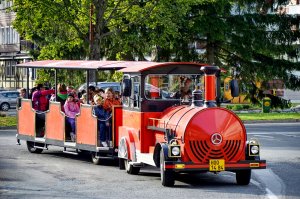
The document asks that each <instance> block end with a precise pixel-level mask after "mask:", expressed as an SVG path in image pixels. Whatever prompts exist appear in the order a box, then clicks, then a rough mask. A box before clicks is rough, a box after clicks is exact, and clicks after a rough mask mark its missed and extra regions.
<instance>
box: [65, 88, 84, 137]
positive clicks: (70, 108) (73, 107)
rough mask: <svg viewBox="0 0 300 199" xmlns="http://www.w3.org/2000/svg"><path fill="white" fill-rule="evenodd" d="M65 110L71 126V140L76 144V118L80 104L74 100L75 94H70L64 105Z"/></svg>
mask: <svg viewBox="0 0 300 199" xmlns="http://www.w3.org/2000/svg"><path fill="white" fill-rule="evenodd" d="M64 109H65V114H66V117H67V122H68V123H69V124H70V126H71V132H70V136H71V140H72V142H75V140H76V129H75V117H76V114H78V113H79V111H80V109H79V106H78V103H76V102H75V100H74V95H73V94H71V93H70V94H68V98H67V101H66V103H65V105H64Z"/></svg>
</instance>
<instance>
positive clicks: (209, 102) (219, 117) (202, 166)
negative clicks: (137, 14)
mask: <svg viewBox="0 0 300 199" xmlns="http://www.w3.org/2000/svg"><path fill="white" fill-rule="evenodd" d="M200 69H201V70H200ZM183 70H184V71H183ZM121 71H124V72H136V71H133V70H132V69H131V68H126V69H123V70H121ZM170 71H171V72H170ZM185 71H188V73H189V74H193V75H192V76H194V77H195V76H196V77H197V75H199V74H201V75H204V80H203V81H204V99H202V98H201V96H202V93H201V92H200V91H199V88H197V86H196V88H195V90H194V91H193V97H192V101H191V102H189V103H187V104H184V103H181V102H180V103H178V102H177V104H173V105H171V106H170V104H168V103H169V101H168V99H165V100H161V99H162V98H163V95H164V94H163V91H162V92H161V94H157V93H155V92H156V90H155V89H152V90H153V93H152V96H154V97H153V98H152V97H148V98H147V99H138V98H136V99H137V100H139V101H141V102H142V103H141V106H140V107H139V110H138V111H136V110H134V108H127V109H126V108H123V125H122V126H120V130H119V133H120V134H119V139H120V143H119V158H120V168H125V169H126V170H127V172H128V173H131V174H137V173H138V172H139V169H140V167H142V166H143V164H149V165H153V166H156V167H158V168H160V171H161V182H162V185H164V186H173V185H174V183H175V173H184V172H191V171H193V172H197V171H199V172H205V171H210V172H214V173H218V172H221V171H232V172H235V173H236V180H237V184H240V185H247V184H249V182H250V178H251V169H263V168H266V161H265V160H260V154H259V147H260V146H259V143H258V141H257V140H254V139H253V140H249V141H247V135H246V129H245V127H244V125H243V123H242V121H241V120H240V119H239V118H238V116H237V115H236V114H234V113H233V112H232V111H230V110H227V109H225V108H220V107H217V105H216V97H217V89H216V85H217V82H218V81H219V80H218V78H217V76H218V74H219V73H220V69H219V68H218V67H216V66H201V68H200V67H199V65H196V64H195V65H183V66H181V67H178V66H176V65H172V64H170V65H168V66H164V67H160V68H157V67H153V68H146V69H145V68H140V69H139V72H140V73H139V74H135V73H131V74H130V73H129V76H130V77H132V76H135V75H138V76H139V77H140V78H141V85H144V86H145V87H147V82H153V83H155V81H154V80H150V81H149V80H148V81H147V79H151V77H152V78H154V79H155V78H161V77H162V78H165V76H166V74H167V75H170V74H171V73H173V74H181V75H182V73H186V72H185ZM197 73H198V74H197ZM150 74H151V75H150ZM159 74H162V75H161V76H160V75H159ZM125 82H127V81H125ZM194 82H195V84H197V81H194ZM123 83H124V81H123ZM131 84H132V83H131ZM133 84H134V83H133ZM152 85H153V84H152ZM234 85H235V84H234V83H233V86H234ZM123 86H124V89H125V90H126V89H127V87H129V88H130V86H128V85H127V83H125V84H124V85H123ZM232 89H233V90H236V88H232ZM129 90H130V89H129ZM141 90H142V91H147V88H142V89H141ZM148 90H149V89H148ZM150 90H151V89H150ZM123 94H124V95H125V96H123V97H126V96H128V97H131V98H132V99H135V98H134V97H135V96H134V92H133V91H132V93H126V92H125V93H123ZM150 94H151V91H150ZM140 95H141V96H145V93H141V94H140ZM159 95H162V97H158V98H157V96H159ZM181 100H182V99H181ZM132 107H134V103H133V105H132ZM153 110H156V111H155V112H154V111H153ZM131 118H132V119H131ZM125 120H127V121H128V122H126V121H125ZM122 164H123V165H122Z"/></svg>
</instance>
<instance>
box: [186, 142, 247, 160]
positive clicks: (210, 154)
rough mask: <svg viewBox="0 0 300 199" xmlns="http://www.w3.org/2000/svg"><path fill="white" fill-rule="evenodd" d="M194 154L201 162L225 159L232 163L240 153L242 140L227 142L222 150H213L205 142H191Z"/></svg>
mask: <svg viewBox="0 0 300 199" xmlns="http://www.w3.org/2000/svg"><path fill="white" fill-rule="evenodd" d="M189 145H190V149H191V152H192V154H193V155H194V156H195V157H196V158H197V159H198V161H199V162H208V161H209V159H225V160H226V161H231V160H233V158H234V157H235V156H236V155H237V153H238V152H239V148H240V145H241V140H226V142H225V144H224V145H223V147H221V148H220V149H217V150H216V149H212V148H211V147H210V146H209V144H208V143H207V141H205V140H200V141H199V140H197V141H194V140H190V141H189Z"/></svg>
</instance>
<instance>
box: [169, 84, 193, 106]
mask: <svg viewBox="0 0 300 199" xmlns="http://www.w3.org/2000/svg"><path fill="white" fill-rule="evenodd" d="M180 83H181V84H183V85H182V86H181V87H180V90H179V91H177V92H175V93H174V94H173V95H171V97H173V98H176V99H182V100H183V102H188V101H189V98H191V97H192V90H191V88H190V87H191V83H192V80H191V79H189V78H181V82H180Z"/></svg>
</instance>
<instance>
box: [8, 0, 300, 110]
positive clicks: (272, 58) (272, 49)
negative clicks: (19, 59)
mask: <svg viewBox="0 0 300 199" xmlns="http://www.w3.org/2000/svg"><path fill="white" fill-rule="evenodd" d="M286 2H287V1H286V0H283V1H281V0H280V1H279V0H274V1H261V0H238V1H233V0H218V1H216V0H164V1H156V0H145V1H135V0H120V1H112V0H99V1H98V0H97V1H96V0H81V1H78V0H66V1H65V0H64V1H61V0H54V1H53V0H34V1H32V0H15V1H14V5H15V8H14V9H15V10H16V11H17V17H16V20H15V22H14V27H15V28H16V29H17V30H18V32H19V33H20V34H21V35H22V36H23V37H24V38H26V39H29V40H31V41H34V43H35V44H36V45H37V46H38V48H37V50H39V52H38V53H37V52H35V53H34V56H35V57H37V58H38V59H85V58H87V57H89V58H90V59H95V60H99V59H100V58H102V57H105V58H107V59H108V60H136V59H138V60H145V57H147V56H150V55H151V56H152V59H153V60H155V61H195V62H206V63H209V64H215V65H218V66H220V67H222V68H224V69H227V70H228V71H229V70H230V68H231V67H235V68H236V69H237V78H239V79H240V81H241V82H242V83H243V84H244V86H245V88H246V90H248V91H249V98H250V100H251V101H252V102H253V103H256V104H259V101H260V100H261V97H263V95H261V91H259V89H258V88H257V87H256V86H255V83H256V82H258V81H267V80H270V79H275V78H276V79H282V80H283V81H284V82H286V87H287V88H291V89H300V77H298V76H294V75H292V74H291V72H292V71H294V70H300V63H299V62H295V61H293V60H296V58H298V57H299V45H296V44H295V41H297V40H298V39H299V37H300V32H299V30H295V29H294V28H293V27H295V25H297V24H299V18H296V17H295V16H291V15H285V14H274V13H278V12H279V8H280V6H281V5H285V4H286ZM91 5H93V6H92V7H93V11H94V12H93V16H92V24H93V26H94V28H93V29H92V33H93V36H94V40H93V42H91V43H90V42H89V26H90V18H89V14H90V8H91ZM33 10H34V12H33ZM195 42H197V43H198V44H200V46H202V48H203V53H200V54H199V53H198V52H196V48H195V47H193V46H192V45H191V44H194V43H195ZM105 74H106V73H103V74H102V75H99V79H100V80H102V79H107V80H109V79H119V77H114V75H113V74H111V73H110V74H107V75H105ZM43 75H44V74H43ZM43 75H42V74H39V77H40V78H41V79H43V80H46V78H45V76H43ZM45 75H46V74H45ZM47 77H49V76H47ZM47 81H50V80H49V79H47Z"/></svg>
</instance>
